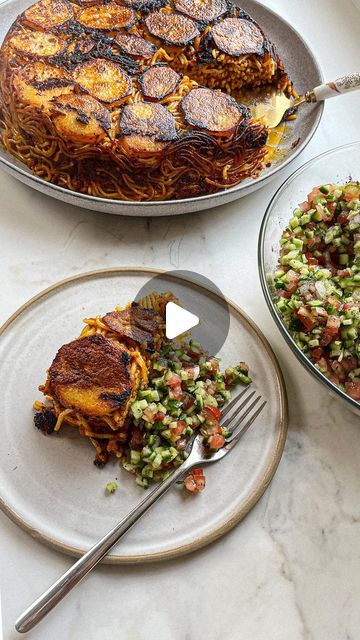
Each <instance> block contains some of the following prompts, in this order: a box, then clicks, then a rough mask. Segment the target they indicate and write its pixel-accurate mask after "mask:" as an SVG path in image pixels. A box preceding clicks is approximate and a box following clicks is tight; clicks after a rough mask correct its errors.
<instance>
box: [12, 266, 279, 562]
mask: <svg viewBox="0 0 360 640" xmlns="http://www.w3.org/2000/svg"><path fill="white" fill-rule="evenodd" d="M124 273H126V274H131V273H136V274H137V275H145V276H151V277H154V276H156V275H159V274H166V273H167V272H166V271H164V270H163V269H156V268H148V267H136V266H134V267H113V268H106V269H96V270H93V271H87V272H85V273H80V274H77V275H75V276H71V277H69V278H65V279H64V280H61V281H59V282H56V283H55V284H53V285H51V286H50V287H47V288H46V289H44V290H43V291H40V292H39V293H38V294H36V295H35V296H33V297H32V298H30V299H29V300H28V301H27V302H25V304H23V305H22V306H21V307H19V308H18V309H17V310H16V311H15V312H14V313H13V314H12V315H11V316H10V317H9V318H8V319H7V320H6V321H5V322H4V324H3V325H2V326H1V327H0V336H1V335H3V334H4V333H5V331H6V330H7V328H8V327H9V326H10V325H11V324H12V323H13V322H14V321H15V320H16V319H17V318H18V317H19V316H20V315H21V314H22V313H24V312H26V310H27V309H28V308H29V307H30V306H32V305H33V304H35V303H36V302H37V301H38V300H40V299H42V298H46V296H47V295H48V294H49V293H52V292H54V291H56V290H57V289H59V288H61V287H63V286H64V285H68V284H71V283H72V282H80V281H82V280H88V279H91V278H93V277H102V276H104V277H106V276H107V277H111V276H116V275H117V274H118V275H121V274H124ZM168 275H170V274H168ZM170 277H171V278H173V279H178V280H181V281H185V282H186V281H187V282H190V283H191V284H192V285H193V286H194V285H195V286H196V287H198V288H199V289H202V290H206V292H208V293H209V294H210V295H212V296H215V297H217V294H216V293H215V292H214V291H213V290H211V289H210V288H209V287H207V286H205V285H203V284H199V283H197V282H196V281H195V280H192V279H191V278H187V277H186V276H184V275H181V276H180V275H179V276H176V275H174V274H171V275H170ZM225 299H226V301H227V304H228V305H229V306H230V307H231V308H232V310H233V311H234V312H235V314H237V315H238V316H240V317H241V319H242V320H243V321H245V322H246V323H248V324H249V325H250V327H251V329H252V330H253V331H254V332H255V334H256V336H257V338H258V339H259V341H260V342H261V343H262V345H263V347H264V349H265V351H266V353H267V355H268V357H269V358H270V360H271V362H272V364H273V366H274V369H275V372H276V381H277V387H278V398H279V409H280V412H279V413H280V424H279V431H278V439H277V442H276V445H275V448H274V453H273V458H272V460H271V462H270V463H269V465H268V467H267V468H266V470H265V472H264V474H263V477H262V478H261V480H260V481H259V482H258V483H257V484H256V485H255V486H254V489H253V491H252V493H251V494H250V496H249V497H248V500H247V502H246V503H245V504H244V505H242V506H241V507H240V508H239V509H237V510H235V511H234V512H233V514H232V515H231V516H230V517H229V518H228V519H227V521H226V522H225V523H223V524H221V525H220V526H218V527H216V528H214V529H213V531H211V533H208V534H206V535H204V536H202V537H201V538H198V539H197V540H196V541H194V542H192V543H189V544H185V545H181V546H179V547H177V548H175V549H171V550H169V551H164V552H156V553H149V554H139V555H132V556H123V555H113V556H108V557H106V558H105V559H104V560H103V562H104V563H106V564H137V563H144V562H154V561H159V560H167V559H170V558H176V557H179V556H182V555H185V554H188V553H191V552H193V551H196V550H197V549H200V548H201V547H204V546H206V545H208V544H210V543H211V542H213V541H215V540H217V539H218V538H220V537H222V536H223V535H224V534H225V533H227V532H228V531H230V529H232V528H233V527H234V526H235V525H236V524H238V523H239V522H240V521H241V520H242V519H243V518H244V517H245V516H246V515H247V513H248V512H249V511H250V510H251V509H252V508H253V507H254V506H255V504H256V503H257V502H258V501H259V500H260V498H261V496H262V495H263V494H264V492H265V490H266V489H267V487H268V486H269V484H270V482H271V480H272V478H273V476H274V474H275V472H276V469H277V467H278V465H279V462H280V459H281V456H282V453H283V450H284V446H285V441H286V436H287V429H288V408H287V394H286V386H285V382H284V378H283V375H282V372H281V369H280V366H279V363H278V361H277V359H276V356H275V354H274V352H273V350H272V348H271V346H270V344H269V342H268V341H267V339H266V338H265V336H264V335H263V334H262V332H261V331H260V329H259V328H258V326H257V325H256V324H255V323H254V322H253V320H251V318H249V316H248V315H247V314H246V313H244V311H242V309H241V308H240V307H239V306H238V305H237V304H236V303H235V302H233V301H232V300H230V299H229V298H225ZM0 508H1V510H2V511H3V512H4V513H5V515H7V516H8V517H9V518H10V520H12V522H14V523H15V524H17V525H18V526H19V527H21V529H23V530H25V531H26V532H27V533H29V534H30V535H31V536H32V537H33V538H35V539H36V540H38V541H39V542H41V543H44V544H45V545H46V546H48V547H50V548H51V549H56V550H57V551H61V552H62V553H65V554H67V555H70V556H75V557H79V556H82V555H83V554H84V553H85V552H86V551H87V549H80V548H78V547H74V546H71V545H67V544H63V543H60V542H58V541H57V540H55V539H54V538H53V537H51V536H48V535H46V534H44V533H42V532H41V531H39V530H38V529H35V528H34V527H32V526H31V525H29V524H28V523H27V522H26V520H24V519H23V518H22V517H21V516H19V514H18V513H16V511H15V510H14V509H13V508H11V507H10V506H9V505H8V504H7V503H6V502H5V501H4V500H3V499H2V498H1V496H0Z"/></svg>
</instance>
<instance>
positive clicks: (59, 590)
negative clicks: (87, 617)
mask: <svg viewBox="0 0 360 640" xmlns="http://www.w3.org/2000/svg"><path fill="white" fill-rule="evenodd" d="M193 466H194V462H188V461H187V460H185V462H184V463H183V464H182V465H181V467H178V468H177V469H175V471H173V473H172V474H171V475H170V476H169V477H168V478H166V480H164V481H163V482H161V483H160V484H159V485H157V486H156V487H155V489H153V491H152V492H151V493H150V494H149V495H147V496H146V497H145V498H144V499H143V500H142V501H141V502H140V503H139V504H138V505H137V506H136V507H134V509H133V510H132V511H130V513H129V514H128V515H127V516H126V517H125V518H123V520H121V521H120V522H119V523H118V524H117V525H116V526H115V527H114V528H113V529H111V531H109V533H107V534H106V535H105V536H104V537H103V538H102V539H101V540H99V542H97V543H96V544H95V545H94V546H93V547H92V548H91V549H90V550H89V551H87V553H85V555H83V556H82V557H81V558H80V559H79V560H77V562H75V564H73V566H72V567H70V569H68V571H66V572H65V573H64V574H63V575H62V576H61V577H60V578H59V579H58V580H56V582H54V584H53V585H52V586H51V587H50V588H49V589H47V590H46V591H45V592H44V593H43V594H42V595H41V596H40V597H39V598H37V600H35V602H33V604H32V605H31V606H30V607H29V608H28V609H26V611H24V613H23V614H22V615H21V616H20V617H19V618H18V619H17V621H16V623H15V628H16V630H17V631H18V632H19V633H25V632H26V631H30V629H33V627H35V625H37V624H38V622H40V620H42V619H43V618H44V617H45V616H46V615H47V614H48V613H49V611H51V610H52V609H53V608H54V607H55V606H56V605H57V604H58V602H60V600H62V599H63V598H64V596H66V595H67V594H68V593H69V592H70V591H71V589H72V588H73V587H75V586H76V585H77V584H78V583H79V582H80V580H82V579H83V578H84V577H85V576H86V575H87V574H88V573H89V571H91V569H93V568H94V567H95V566H96V565H97V564H98V563H99V562H100V560H102V558H104V556H106V554H107V553H108V552H109V551H110V549H112V547H113V546H114V545H115V544H116V543H117V542H118V541H119V540H120V538H121V537H122V536H123V535H124V534H125V533H126V532H127V531H129V529H130V527H132V526H133V525H134V524H135V522H137V521H138V520H139V518H141V516H142V515H144V513H146V511H148V509H150V507H151V506H152V505H153V504H154V503H155V502H156V501H157V500H159V498H161V496H163V495H164V493H166V491H168V489H170V487H171V486H172V485H173V484H174V482H176V481H177V480H178V478H180V477H181V476H182V475H184V471H186V470H189V469H190V468H191V467H193Z"/></svg>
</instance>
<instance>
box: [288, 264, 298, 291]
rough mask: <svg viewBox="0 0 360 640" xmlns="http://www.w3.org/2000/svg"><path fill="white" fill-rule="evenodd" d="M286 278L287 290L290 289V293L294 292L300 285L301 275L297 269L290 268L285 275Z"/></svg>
mask: <svg viewBox="0 0 360 640" xmlns="http://www.w3.org/2000/svg"><path fill="white" fill-rule="evenodd" d="M285 280H286V285H285V286H286V291H288V292H289V293H294V291H296V289H297V287H298V283H299V280H300V275H299V274H298V273H296V271H294V270H293V269H289V271H288V272H287V274H286V276H285Z"/></svg>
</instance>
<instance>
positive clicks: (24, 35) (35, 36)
mask: <svg viewBox="0 0 360 640" xmlns="http://www.w3.org/2000/svg"><path fill="white" fill-rule="evenodd" d="M8 44H9V46H10V47H12V48H13V49H15V51H17V52H18V53H20V54H22V55H24V56H28V57H29V58H49V57H50V56H57V55H60V54H61V53H62V52H63V51H64V49H65V47H66V42H65V41H64V40H62V39H61V38H59V37H58V36H56V35H54V34H53V33H43V32H42V31H32V30H30V29H23V30H21V31H15V33H13V34H12V35H11V37H10V38H9V40H8Z"/></svg>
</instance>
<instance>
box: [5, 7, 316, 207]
mask: <svg viewBox="0 0 360 640" xmlns="http://www.w3.org/2000/svg"><path fill="white" fill-rule="evenodd" d="M235 1H236V0H235ZM251 2H252V3H254V5H258V6H259V7H261V8H262V9H265V10H266V11H267V12H268V13H269V14H271V15H272V16H274V17H275V18H277V19H278V20H279V21H280V22H282V23H284V24H285V25H286V26H287V28H288V29H290V30H291V31H292V32H293V33H294V35H296V37H297V38H298V39H299V40H300V41H301V42H302V44H303V46H304V48H305V49H306V50H307V52H308V53H309V55H310V56H311V57H312V60H313V64H314V67H315V68H316V70H317V72H318V74H319V78H320V81H321V82H323V81H324V74H323V71H322V68H321V66H320V64H319V62H318V60H317V59H316V57H315V56H314V54H313V52H312V47H311V46H310V43H309V42H307V40H306V38H304V36H303V35H302V34H300V32H299V31H298V30H297V29H296V28H295V27H294V26H293V25H292V24H290V22H288V21H287V20H286V19H285V18H284V17H283V16H281V15H279V13H278V12H276V11H274V10H273V9H271V8H270V7H267V6H266V5H264V4H263V3H262V2H259V1H258V0H251ZM9 4H11V0H5V1H4V2H2V3H0V14H1V10H2V8H3V7H4V6H6V5H9ZM324 106H325V105H324V102H319V103H317V105H316V107H317V113H316V114H315V119H314V122H313V124H312V126H311V127H310V128H309V131H308V133H307V135H306V136H304V139H303V140H301V141H300V142H299V144H298V145H297V146H296V147H294V148H293V149H291V151H290V152H289V154H288V155H286V156H285V158H284V159H283V160H282V161H281V162H280V163H279V164H278V165H275V166H273V167H272V168H271V169H269V170H267V171H266V172H265V171H263V173H262V174H261V175H260V176H259V177H258V178H255V179H254V180H252V181H251V182H248V181H247V180H246V181H245V182H242V183H240V184H238V185H236V186H235V187H230V188H229V189H224V190H223V191H218V192H216V193H210V194H207V195H204V196H197V197H193V198H180V199H178V200H156V201H155V200H151V201H149V202H137V201H134V200H114V199H112V198H100V197H98V196H91V195H87V194H85V193H79V192H78V191H72V190H70V189H65V188H64V187H60V186H59V185H56V184H53V183H52V182H47V181H46V180H44V179H43V178H40V177H39V176H37V175H35V174H34V173H32V172H31V171H30V170H29V169H27V168H25V166H24V168H22V166H21V164H22V163H19V164H16V163H15V161H12V159H11V156H10V154H7V153H6V152H4V151H3V150H1V149H0V151H1V153H0V165H1V164H3V165H4V166H5V167H6V170H8V171H9V172H11V175H14V174H16V173H18V174H20V175H21V176H23V177H24V179H26V184H30V183H31V182H35V183H36V185H37V187H34V188H36V189H37V190H38V191H42V188H41V187H44V188H45V189H46V191H48V190H49V191H50V192H51V191H55V192H57V193H59V194H62V195H63V197H64V198H63V199H64V201H65V202H67V201H68V198H69V197H73V198H74V199H78V200H80V201H81V202H83V203H84V204H81V205H80V204H79V205H78V206H83V207H84V208H85V203H86V202H88V203H98V204H99V205H101V204H102V205H105V204H108V205H109V207H110V206H114V207H118V208H119V211H118V212H115V211H111V212H110V211H107V212H106V213H112V214H113V215H116V214H118V215H124V216H135V217H137V216H144V217H147V216H155V217H161V216H166V215H181V214H184V213H189V211H190V210H188V209H186V210H185V209H182V206H186V205H190V204H191V203H194V204H195V205H196V203H197V202H199V203H200V206H199V208H198V209H199V210H203V209H205V208H206V203H207V202H209V207H210V208H212V207H216V206H220V205H221V204H226V203H227V202H230V201H232V200H235V199H236V198H237V195H236V194H239V196H238V197H239V198H240V197H241V192H242V191H244V194H243V195H247V193H251V192H252V191H255V190H256V189H258V188H259V187H261V186H262V184H263V183H264V184H266V183H267V182H269V181H270V180H271V179H272V177H273V176H274V175H276V173H277V172H278V171H281V170H282V169H284V168H285V167H286V166H287V165H288V164H289V163H290V162H292V161H293V160H295V158H297V156H298V155H299V154H300V153H301V152H302V151H303V150H304V149H305V148H306V147H307V145H308V144H309V142H310V141H311V139H312V138H313V136H314V135H315V133H316V131H317V128H318V126H319V124H320V121H321V118H322V116H323V112H324ZM15 177H16V176H15ZM30 186H31V185H30ZM46 195H51V194H48V193H46ZM226 196H227V197H226ZM54 197H58V196H54ZM58 199H60V200H61V197H59V198H58ZM201 203H203V204H201ZM211 203H212V204H211ZM174 205H177V206H176V207H175V206H174ZM169 207H171V209H172V213H171V214H169V213H167V212H166V208H169ZM127 208H129V209H130V210H125V209H127ZM147 208H150V211H149V213H147V212H146V209H147ZM155 208H156V211H154V209H155ZM122 209H124V210H122ZM173 209H176V211H173ZM133 210H134V211H133ZM136 210H138V211H139V210H140V211H142V210H143V211H144V212H143V213H137V212H136ZM194 211H197V207H196V206H195V208H194Z"/></svg>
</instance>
